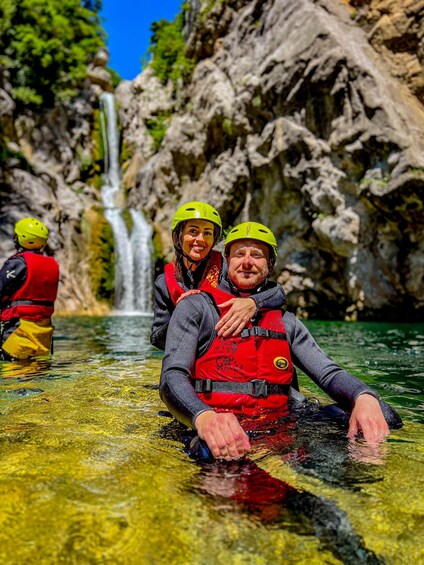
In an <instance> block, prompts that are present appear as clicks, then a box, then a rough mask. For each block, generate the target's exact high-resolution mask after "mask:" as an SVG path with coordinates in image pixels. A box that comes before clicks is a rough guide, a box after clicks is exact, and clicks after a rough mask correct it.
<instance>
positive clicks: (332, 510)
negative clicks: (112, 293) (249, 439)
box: [0, 316, 424, 565]
mask: <svg viewBox="0 0 424 565" xmlns="http://www.w3.org/2000/svg"><path fill="white" fill-rule="evenodd" d="M150 324H151V319H150V318H148V317H146V318H143V317H135V316H130V317H111V318H61V319H56V320H55V325H56V334H55V335H56V339H55V353H54V355H53V357H52V358H51V359H43V360H37V361H32V362H30V363H25V362H21V363H2V364H1V365H0V370H1V378H0V415H1V419H0V424H1V434H0V500H1V508H0V525H1V528H0V532H1V533H0V538H1V543H0V563H7V564H27V563H37V564H38V563H40V564H57V563H69V564H78V565H80V564H97V563H98V564H111V565H112V564H113V565H115V564H129V565H132V564H134V565H138V564H140V563H153V564H156V563H177V564H179V563H188V564H191V563H192V564H198V563H202V564H203V563H205V564H209V563H210V564H216V563H243V564H244V563H251V564H257V563H289V564H291V563H293V564H294V563H296V564H299V563H300V564H302V563H312V564H321V563H329V564H336V563H339V564H340V563H352V564H356V563H387V564H396V565H397V564H403V563H405V564H409V563H420V562H423V561H424V534H423V529H422V526H421V523H422V522H421V521H422V512H423V502H424V500H423V495H422V492H423V487H424V485H423V477H424V433H423V426H422V423H421V422H422V421H423V408H424V391H423V384H422V383H423V379H422V375H423V372H422V371H423V368H422V353H423V351H424V326H423V325H411V326H407V325H405V326H403V325H399V326H394V325H392V326H390V325H383V324H338V323H318V322H313V323H312V322H311V323H308V325H309V326H310V328H311V330H312V332H313V333H314V335H315V336H316V337H317V339H318V342H319V343H320V344H321V345H322V346H323V348H324V349H326V350H327V351H328V352H329V353H330V354H331V355H332V356H333V357H335V358H336V359H337V360H338V361H339V362H340V363H341V364H343V365H344V366H346V367H347V368H349V369H350V370H351V371H352V372H354V374H356V375H357V376H359V377H360V378H362V379H363V380H365V381H366V382H368V383H370V384H372V386H374V387H375V388H376V389H377V390H378V392H379V393H380V394H381V396H382V397H383V398H384V399H385V400H388V401H389V402H391V403H392V404H393V405H394V406H395V408H397V409H398V410H399V412H400V413H401V415H402V416H403V417H404V419H405V427H404V428H403V429H402V430H398V431H396V432H394V433H392V435H391V436H390V438H389V440H388V441H387V442H386V443H385V444H384V445H383V446H382V447H381V449H380V450H378V452H375V451H373V450H370V449H369V448H368V447H367V446H366V445H364V444H361V442H359V441H358V442H350V443H349V442H348V441H347V440H346V439H345V438H344V433H345V430H343V429H341V428H340V427H338V424H335V423H329V422H319V421H318V422H317V421H314V420H313V419H311V420H308V419H307V418H304V419H303V420H302V418H300V419H293V420H290V421H287V422H286V423H285V425H284V426H275V427H274V428H271V429H270V430H268V429H264V430H262V431H260V432H258V433H257V434H256V435H255V437H254V439H253V446H254V447H253V451H252V453H251V456H250V457H249V460H246V461H243V462H237V463H230V464H228V463H214V464H207V465H205V464H204V465H201V464H199V463H196V462H193V461H192V460H191V459H189V458H188V456H187V455H186V454H185V452H184V446H183V443H182V438H183V435H184V433H185V432H184V430H183V428H182V426H180V425H179V424H177V423H175V421H173V420H172V419H170V418H169V417H166V416H165V415H164V414H166V412H164V406H163V404H162V403H161V401H160V399H159V396H158V391H157V384H158V380H159V374H160V364H161V357H162V354H161V353H159V352H158V351H157V350H155V349H153V348H152V347H151V346H150V343H149V334H150ZM301 384H302V386H303V387H304V390H307V392H308V391H310V393H311V394H314V395H318V393H317V391H316V389H315V388H314V387H313V385H311V384H310V383H309V382H308V380H307V379H306V378H305V377H303V378H302V382H301Z"/></svg>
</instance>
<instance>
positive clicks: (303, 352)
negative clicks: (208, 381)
mask: <svg viewBox="0 0 424 565" xmlns="http://www.w3.org/2000/svg"><path fill="white" fill-rule="evenodd" d="M220 288H222V290H225V291H227V292H229V291H230V289H229V286H228V283H226V282H225V281H221V284H220ZM218 320H219V314H218V312H217V310H216V307H215V306H214V303H213V301H212V299H211V298H210V297H209V296H208V295H207V294H205V293H202V294H197V295H194V296H188V297H187V298H185V299H184V300H182V301H181V302H180V303H179V304H178V305H177V307H176V308H175V311H174V313H173V315H172V318H171V320H170V322H169V327H168V335H167V339H166V347H165V356H164V359H163V364H162V373H161V380H160V395H161V398H162V400H163V401H164V402H165V404H166V405H167V406H168V408H169V409H170V410H171V412H172V413H173V414H174V416H176V417H177V419H178V420H180V421H181V422H182V423H184V424H185V425H186V426H189V427H194V424H193V422H194V420H195V418H196V417H197V416H198V415H199V414H200V413H202V412H204V411H205V410H210V409H211V408H210V406H208V405H207V404H205V403H204V402H202V401H201V400H200V399H199V398H198V396H197V393H196V392H195V390H194V388H193V386H192V385H191V383H190V376H191V375H192V374H193V369H194V365H195V362H196V359H197V358H198V357H200V356H201V355H203V354H204V353H205V352H206V351H207V350H208V348H209V347H210V345H211V343H212V341H213V340H214V338H215V335H216V332H215V330H214V327H215V325H216V324H217V322H218ZM284 324H285V327H286V334H287V340H288V343H289V346H290V351H291V356H292V361H293V363H294V365H296V366H297V367H298V368H299V369H301V370H302V371H303V372H304V373H305V374H306V375H308V376H309V377H310V378H311V379H312V380H313V381H314V382H315V383H316V384H317V385H318V386H319V387H320V388H322V390H324V391H325V392H326V393H327V394H328V395H329V396H330V397H331V398H332V399H333V400H335V401H336V402H337V403H338V404H339V405H340V406H343V407H346V409H347V410H351V409H352V407H353V405H354V402H355V400H356V398H357V397H358V396H359V395H360V394H362V393H365V392H366V393H369V394H371V395H372V396H374V397H376V398H378V395H377V394H376V393H375V392H374V391H372V390H371V389H370V388H369V387H368V386H367V385H365V384H364V383H362V382H361V381H360V380H359V379H357V378H356V377H354V376H353V375H351V374H350V373H349V372H348V371H346V370H344V369H342V368H341V367H340V366H339V365H337V363H335V362H334V361H333V360H332V359H331V358H330V357H329V356H328V355H327V354H326V353H324V352H323V351H322V349H320V347H319V346H318V344H317V343H316V341H315V339H314V338H313V337H312V335H311V334H310V332H309V331H308V330H307V328H306V327H305V326H304V324H302V322H300V321H299V320H298V319H297V318H296V317H295V316H294V315H293V314H291V313H288V312H286V313H285V314H284Z"/></svg>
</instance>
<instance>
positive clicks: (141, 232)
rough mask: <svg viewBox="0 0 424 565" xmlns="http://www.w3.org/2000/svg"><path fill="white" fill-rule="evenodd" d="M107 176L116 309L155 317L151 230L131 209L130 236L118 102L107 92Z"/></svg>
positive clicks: (103, 191) (104, 119)
mask: <svg viewBox="0 0 424 565" xmlns="http://www.w3.org/2000/svg"><path fill="white" fill-rule="evenodd" d="M100 101H101V105H102V112H101V114H100V115H101V120H102V132H103V142H104V143H103V144H104V147H105V176H104V184H103V186H102V189H101V195H102V200H103V205H104V208H105V218H106V219H107V221H108V222H109V223H110V225H111V227H112V231H113V236H114V239H115V309H116V311H117V312H118V313H125V314H151V313H152V272H153V271H152V259H151V258H152V251H153V250H152V228H151V226H150V225H149V224H148V223H147V222H146V219H145V218H144V215H143V213H142V212H140V211H139V210H134V209H131V208H130V209H129V210H128V211H129V213H130V215H131V220H132V230H131V234H129V232H128V228H127V224H126V222H125V220H124V217H123V210H122V207H121V206H120V205H119V203H118V200H119V199H121V200H123V194H122V192H121V169H120V166H119V136H118V127H117V116H116V110H115V98H114V96H113V94H111V93H109V92H104V93H103V94H102V95H101V97H100Z"/></svg>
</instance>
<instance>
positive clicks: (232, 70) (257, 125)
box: [0, 0, 424, 321]
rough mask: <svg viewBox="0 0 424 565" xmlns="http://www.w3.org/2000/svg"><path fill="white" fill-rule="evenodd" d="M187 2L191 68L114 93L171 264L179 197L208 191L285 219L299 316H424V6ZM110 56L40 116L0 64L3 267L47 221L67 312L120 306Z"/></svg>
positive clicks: (257, 215)
mask: <svg viewBox="0 0 424 565" xmlns="http://www.w3.org/2000/svg"><path fill="white" fill-rule="evenodd" d="M186 4H187V5H188V6H189V8H188V9H187V10H186V12H185V14H184V16H185V26H184V33H185V39H186V56H187V57H189V58H190V60H191V61H192V62H193V67H194V70H193V72H192V74H191V76H190V78H189V79H188V80H186V82H182V81H177V83H176V84H174V83H171V82H168V83H167V84H165V85H164V84H162V83H161V82H160V81H159V79H158V78H157V77H156V76H155V75H154V73H153V72H152V69H151V68H147V69H146V70H145V71H144V72H143V73H141V74H140V75H139V76H138V77H137V78H136V79H135V80H134V81H131V82H127V81H125V82H122V83H121V84H120V86H119V87H118V89H117V92H116V94H117V99H118V103H119V108H120V119H121V125H122V157H123V163H122V165H123V170H124V172H125V174H124V179H123V180H124V188H125V191H126V194H127V198H128V204H129V205H130V206H131V207H134V208H139V209H143V210H144V211H145V212H146V214H147V216H148V218H149V220H150V221H151V222H152V224H153V226H154V228H155V231H156V233H155V241H156V244H157V245H156V251H157V255H158V257H159V259H160V258H161V256H162V258H163V259H165V260H169V259H170V258H171V256H172V246H171V241H170V234H169V226H170V220H171V217H172V215H173V212H174V211H175V209H176V207H177V206H178V205H179V204H181V203H182V202H184V201H188V200H193V199H202V200H206V201H208V202H210V203H211V204H213V205H215V206H216V207H217V208H218V209H219V211H220V212H221V214H222V217H223V221H224V224H225V225H226V226H228V227H229V226H231V225H234V224H236V223H238V222H240V221H244V220H247V219H250V220H255V221H259V222H263V223H265V224H267V225H269V226H270V227H271V228H272V229H273V231H274V232H275V234H276V236H277V239H278V249H279V253H278V262H277V265H276V270H275V273H274V276H275V278H276V279H278V280H279V281H280V282H281V283H282V284H283V285H284V287H285V289H286V291H287V293H288V304H289V307H290V308H291V309H293V310H295V311H297V312H298V314H299V315H303V316H308V315H310V316H334V317H338V318H346V319H356V318H363V319H366V318H372V317H375V318H377V319H388V318H393V319H398V320H400V319H409V320H412V321H416V320H422V318H423V311H424V284H423V282H424V237H423V236H424V210H423V186H424V152H423V149H424V107H423V104H424V66H423V59H424V39H423V34H424V26H423V14H424V0H349V1H347V0H216V1H213V0H190V2H187V3H186ZM106 62H107V53H104V52H101V53H99V56H98V57H97V58H96V60H95V61H93V63H92V64H91V65H90V68H89V69H88V81H87V83H86V86H85V88H84V89H83V90H82V91H81V92H80V93H79V96H78V97H77V98H76V99H75V100H73V101H72V102H70V103H68V104H62V105H58V106H56V107H55V108H54V109H51V110H44V111H42V112H40V113H38V114H35V113H29V112H26V113H25V114H19V115H18V114H17V112H16V111H15V108H14V100H13V98H12V96H11V89H10V85H9V83H8V77H7V76H6V75H5V74H4V73H3V72H2V70H1V69H0V126H1V127H0V144H1V142H3V143H2V144H1V147H0V198H1V216H0V234H1V239H0V261H2V260H4V259H5V258H6V257H7V256H8V255H9V254H10V253H11V252H12V250H13V245H12V241H11V239H12V235H13V224H14V222H15V221H16V220H17V219H19V218H21V217H23V216H25V215H36V216H39V217H41V218H42V219H43V220H44V221H45V222H46V223H47V225H48V226H49V227H50V228H51V238H50V248H51V249H50V250H51V252H53V253H54V254H55V257H56V258H57V259H58V261H59V263H60V265H61V273H62V282H61V285H60V291H59V298H58V302H57V307H58V312H68V313H84V312H85V313H104V312H107V311H108V308H109V306H108V305H106V303H105V302H102V298H104V296H102V294H101V292H99V290H100V291H101V289H102V287H104V286H105V282H104V276H105V274H104V269H105V265H106V267H107V265H108V264H111V260H112V257H113V249H112V248H111V240H110V238H111V234H110V229H109V228H108V225H107V223H106V221H105V220H104V218H103V211H102V207H101V203H100V200H99V186H100V184H101V174H102V169H101V168H102V156H101V149H102V148H101V140H100V136H99V127H100V126H99V119H98V96H99V94H100V93H101V92H102V91H103V90H110V89H111V84H110V78H109V75H108V73H107V72H106V70H105V65H106ZM158 131H159V133H160V135H156V133H157V132H158ZM152 134H153V135H152ZM161 264H162V263H161V261H158V267H159V266H160V265H161ZM107 284H108V285H109V286H110V280H108V281H107Z"/></svg>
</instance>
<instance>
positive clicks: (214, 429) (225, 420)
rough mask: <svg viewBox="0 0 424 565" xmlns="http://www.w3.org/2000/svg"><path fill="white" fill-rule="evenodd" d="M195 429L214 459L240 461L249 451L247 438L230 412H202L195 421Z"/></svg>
mask: <svg viewBox="0 0 424 565" xmlns="http://www.w3.org/2000/svg"><path fill="white" fill-rule="evenodd" d="M195 427H196V430H197V433H198V434H199V437H200V439H203V440H204V441H206V443H207V444H208V447H209V449H210V450H211V452H212V455H213V456H214V457H215V459H226V460H227V461H231V460H232V459H240V458H241V457H243V455H245V454H246V453H247V452H248V451H250V442H249V438H248V437H247V434H246V432H245V431H244V430H243V428H242V427H241V426H240V424H239V421H238V420H237V418H236V416H235V415H234V414H233V413H232V412H222V413H218V412H215V411H214V410H207V411H206V412H202V413H201V414H199V415H198V416H197V418H196V420H195Z"/></svg>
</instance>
